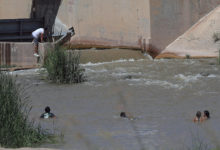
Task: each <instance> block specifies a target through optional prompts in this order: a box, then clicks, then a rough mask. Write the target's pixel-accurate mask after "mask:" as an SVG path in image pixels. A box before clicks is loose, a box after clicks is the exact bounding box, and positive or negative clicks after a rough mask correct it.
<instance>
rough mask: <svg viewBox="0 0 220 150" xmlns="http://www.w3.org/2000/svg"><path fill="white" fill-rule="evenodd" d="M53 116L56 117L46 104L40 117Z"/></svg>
mask: <svg viewBox="0 0 220 150" xmlns="http://www.w3.org/2000/svg"><path fill="white" fill-rule="evenodd" d="M55 117H56V116H55V115H54V114H53V113H51V112H50V107H49V106H47V107H46V108H45V113H43V114H42V115H41V116H40V118H42V119H48V118H55Z"/></svg>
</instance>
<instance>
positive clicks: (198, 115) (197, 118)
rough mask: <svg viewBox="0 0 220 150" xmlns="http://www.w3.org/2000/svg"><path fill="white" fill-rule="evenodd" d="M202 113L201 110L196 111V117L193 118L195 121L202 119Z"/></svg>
mask: <svg viewBox="0 0 220 150" xmlns="http://www.w3.org/2000/svg"><path fill="white" fill-rule="evenodd" d="M201 115H202V113H201V111H197V112H196V117H195V118H194V119H193V121H194V122H201V121H202V119H201Z"/></svg>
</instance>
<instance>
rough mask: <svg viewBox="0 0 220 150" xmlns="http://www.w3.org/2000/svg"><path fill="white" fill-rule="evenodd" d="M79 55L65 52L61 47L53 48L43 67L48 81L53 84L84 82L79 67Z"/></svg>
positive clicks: (82, 73) (82, 72)
mask: <svg viewBox="0 0 220 150" xmlns="http://www.w3.org/2000/svg"><path fill="white" fill-rule="evenodd" d="M79 59H80V54H79V53H76V52H74V51H72V52H66V51H65V49H64V48H63V47H55V48H54V50H51V51H49V52H48V55H47V58H46V60H45V63H44V67H45V68H46V69H47V72H48V79H49V80H52V81H53V82H55V83H80V82H83V81H85V76H84V69H82V68H81V67H80V65H79Z"/></svg>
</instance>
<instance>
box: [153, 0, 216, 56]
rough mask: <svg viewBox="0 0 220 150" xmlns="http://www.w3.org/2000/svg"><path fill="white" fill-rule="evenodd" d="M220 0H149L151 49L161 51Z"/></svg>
mask: <svg viewBox="0 0 220 150" xmlns="http://www.w3.org/2000/svg"><path fill="white" fill-rule="evenodd" d="M219 4H220V0H151V1H150V12H151V41H150V42H151V50H153V51H154V52H155V51H156V52H161V51H162V50H163V49H164V48H165V47H166V46H167V45H168V44H169V43H171V42H172V41H174V40H175V39H176V38H177V37H178V36H180V35H181V34H183V33H184V32H185V31H186V30H187V29H189V28H190V27H191V26H192V25H193V24H194V23H196V22H197V21H198V20H199V19H200V18H201V17H202V16H204V15H205V14H207V13H208V12H210V11H211V10H212V9H213V8H215V7H217V6H218V5H219Z"/></svg>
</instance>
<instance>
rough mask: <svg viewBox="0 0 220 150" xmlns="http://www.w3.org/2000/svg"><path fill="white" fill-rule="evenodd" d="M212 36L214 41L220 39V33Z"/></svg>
mask: <svg viewBox="0 0 220 150" xmlns="http://www.w3.org/2000/svg"><path fill="white" fill-rule="evenodd" d="M212 38H213V40H214V42H217V41H219V40H220V33H214V34H213V37H212Z"/></svg>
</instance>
